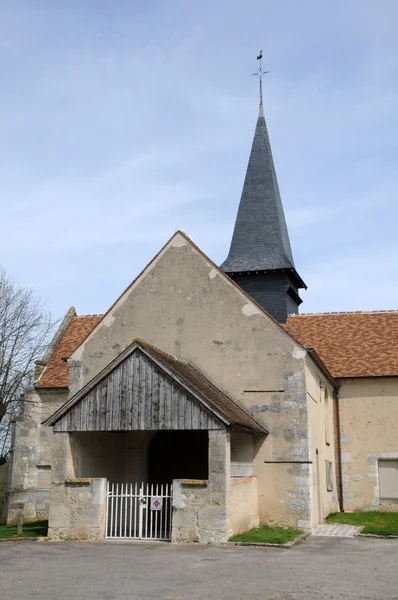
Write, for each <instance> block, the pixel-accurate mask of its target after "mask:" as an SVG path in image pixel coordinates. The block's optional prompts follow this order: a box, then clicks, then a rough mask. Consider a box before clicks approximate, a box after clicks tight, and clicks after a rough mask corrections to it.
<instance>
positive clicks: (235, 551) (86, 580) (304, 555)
mask: <svg viewBox="0 0 398 600" xmlns="http://www.w3.org/2000/svg"><path fill="white" fill-rule="evenodd" d="M0 598H1V599H3V598H4V599H8V600H26V599H28V598H29V599H32V598H33V599H35V598H40V599H41V600H105V599H106V600H114V599H117V600H119V599H129V600H141V599H145V600H146V599H153V600H166V599H168V600H169V599H170V600H171V599H172V600H199V599H200V600H213V599H214V600H215V599H217V600H224V599H225V600H227V599H228V600H243V599H244V600H258V599H261V600H263V599H267V600H301V599H306V600H308V599H313V598H315V599H322V600H323V599H328V600H330V599H335V598H339V599H342V598H344V599H346V600H349V599H351V598H355V599H357V600H359V599H361V600H365V599H366V600H379V599H383V600H387V599H388V600H397V599H398V541H393V540H383V539H363V538H356V539H355V538H354V539H342V538H340V539H333V538H310V539H309V540H307V541H306V542H304V543H303V544H301V545H300V546H296V547H295V548H291V549H279V548H256V547H233V546H199V545H198V546H197V545H181V546H180V545H173V546H172V545H170V544H150V543H148V544H137V543H123V542H120V543H115V542H104V543H85V542H59V543H48V542H43V543H40V542H35V543H32V542H4V543H0Z"/></svg>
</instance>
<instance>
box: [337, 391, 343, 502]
mask: <svg viewBox="0 0 398 600" xmlns="http://www.w3.org/2000/svg"><path fill="white" fill-rule="evenodd" d="M335 394H336V427H337V452H338V456H339V466H338V468H339V489H338V495H339V505H340V511H341V512H344V499H343V471H342V466H341V430H340V400H339V390H338V389H337V390H336V391H335Z"/></svg>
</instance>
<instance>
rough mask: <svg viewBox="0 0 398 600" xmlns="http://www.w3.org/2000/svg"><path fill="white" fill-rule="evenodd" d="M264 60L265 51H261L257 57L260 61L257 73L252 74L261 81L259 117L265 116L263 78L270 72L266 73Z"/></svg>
mask: <svg viewBox="0 0 398 600" xmlns="http://www.w3.org/2000/svg"><path fill="white" fill-rule="evenodd" d="M262 58H263V51H262V50H260V53H259V55H258V56H257V60H258V70H257V71H256V73H252V75H253V76H254V77H258V78H259V80H260V106H259V116H262V117H263V116H264V108H263V76H264V75H266V74H267V73H269V71H264V69H263V65H262V63H261V61H262Z"/></svg>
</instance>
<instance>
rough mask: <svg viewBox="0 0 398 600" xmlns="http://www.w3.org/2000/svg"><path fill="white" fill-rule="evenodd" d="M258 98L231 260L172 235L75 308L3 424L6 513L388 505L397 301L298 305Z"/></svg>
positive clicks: (178, 520) (129, 513)
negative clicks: (102, 305) (102, 306)
mask: <svg viewBox="0 0 398 600" xmlns="http://www.w3.org/2000/svg"><path fill="white" fill-rule="evenodd" d="M305 287H306V286H305V283H304V281H303V279H302V278H301V276H300V275H299V274H298V271H297V270H296V267H295V264H294V260H293V254H292V250H291V246H290V242H289V235H288V231H287V226H286V221H285V217H284V212H283V207H282V202H281V198H280V193H279V188H278V182H277V177H276V172H275V167H274V162H273V158H272V152H271V146H270V142H269V138H268V133H267V127H266V123H265V118H264V111H263V106H262V102H260V109H259V115H258V120H257V125H256V130H255V134H254V140H253V145H252V150H251V154H250V159H249V164H248V167H247V172H246V178H245V182H244V186H243V192H242V197H241V202H240V206H239V210H238V215H237V219H236V224H235V229H234V233H233V237H232V243H231V248H230V251H229V254H228V257H227V259H226V260H225V262H224V263H223V264H222V266H221V268H220V267H218V266H217V265H216V264H215V263H214V262H213V261H212V260H211V259H210V258H209V257H208V256H207V255H206V254H205V253H204V252H203V251H202V250H201V249H200V248H199V247H198V246H196V245H195V243H194V242H193V241H192V240H191V239H190V238H189V237H188V236H187V235H186V234H185V233H184V232H183V231H177V232H176V233H175V234H174V235H173V236H172V237H171V239H170V240H169V241H168V242H167V243H166V244H165V246H163V248H162V249H161V250H160V251H159V253H158V254H157V255H156V256H155V257H154V258H153V260H152V261H151V262H150V263H149V264H148V265H147V266H146V267H145V269H144V270H143V271H142V273H141V274H140V275H138V277H137V278H136V279H135V280H134V281H133V282H132V284H131V285H130V286H129V287H128V288H127V289H126V290H125V291H124V292H123V294H122V295H121V296H120V297H119V298H118V299H117V300H116V301H115V303H114V304H113V305H112V306H111V307H110V308H109V310H108V311H107V312H106V313H105V314H104V315H83V316H79V315H77V314H76V312H75V310H74V308H71V309H69V311H68V313H67V314H66V316H65V318H64V320H63V322H62V324H61V326H60V328H59V331H58V333H57V335H56V336H55V338H54V340H53V342H52V343H51V345H50V347H49V350H48V352H47V355H46V356H45V357H44V359H43V361H40V363H39V364H38V365H37V371H36V381H35V384H34V387H33V388H32V390H31V391H30V392H29V393H28V394H26V395H25V399H24V410H23V413H22V414H21V415H20V416H19V417H18V418H17V419H16V422H15V424H14V436H13V444H12V453H11V454H12V459H11V465H10V477H9V485H8V492H7V507H6V518H7V521H8V522H13V521H14V520H15V518H16V515H17V513H18V511H19V510H20V509H21V505H22V506H23V510H24V514H25V519H31V520H35V519H38V518H45V517H47V516H48V517H49V536H50V538H52V539H102V538H104V537H110V538H131V539H165V540H172V541H201V542H209V541H214V542H223V541H226V540H227V539H228V538H229V537H230V536H231V535H232V534H234V533H239V532H242V531H245V530H248V529H250V528H252V527H254V526H257V525H258V524H259V523H270V524H275V525H282V526H297V527H301V528H305V529H308V530H310V529H311V528H313V527H314V526H316V525H317V524H319V523H320V522H322V520H323V519H324V518H325V517H326V516H327V515H328V514H329V513H331V512H335V511H339V510H357V509H362V510H375V509H377V510H397V507H398V435H397V429H398V312H395V311H386V312H383V311H380V312H376V313H330V314H316V315H305V314H303V315H299V314H298V307H299V305H300V303H301V298H300V295H299V292H300V289H303V288H305Z"/></svg>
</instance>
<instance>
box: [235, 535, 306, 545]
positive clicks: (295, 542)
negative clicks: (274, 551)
mask: <svg viewBox="0 0 398 600" xmlns="http://www.w3.org/2000/svg"><path fill="white" fill-rule="evenodd" d="M309 535H310V534H309V533H302V534H301V535H298V536H297V537H296V538H294V540H290V542H286V544H271V543H268V542H264V543H261V542H227V545H228V546H257V547H261V548H262V547H267V546H268V547H270V548H292V547H293V546H296V545H297V544H299V543H300V542H302V541H303V540H305V539H307V538H308V537H309Z"/></svg>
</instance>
